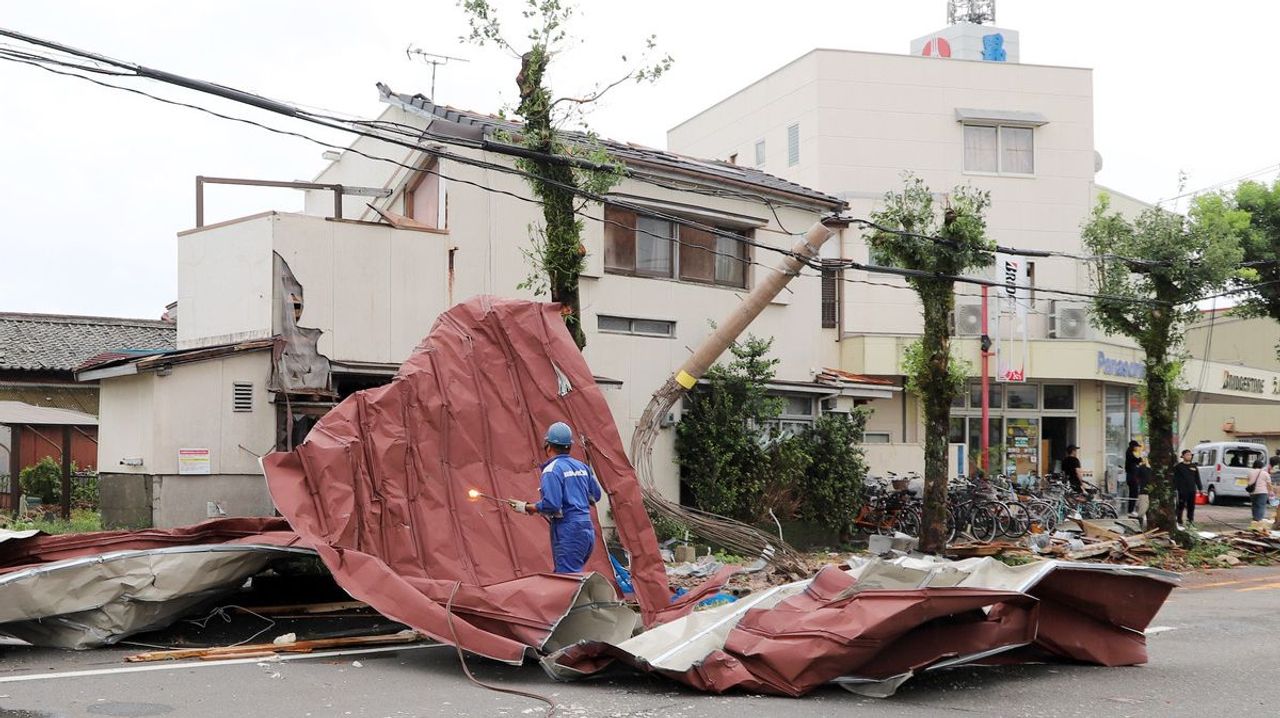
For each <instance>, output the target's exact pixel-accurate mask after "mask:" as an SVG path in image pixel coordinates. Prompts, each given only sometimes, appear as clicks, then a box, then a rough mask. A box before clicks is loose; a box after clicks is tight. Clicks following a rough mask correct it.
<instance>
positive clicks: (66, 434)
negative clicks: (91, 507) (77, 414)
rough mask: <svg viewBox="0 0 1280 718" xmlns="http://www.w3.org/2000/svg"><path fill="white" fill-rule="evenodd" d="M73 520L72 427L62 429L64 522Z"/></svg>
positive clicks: (66, 426)
mask: <svg viewBox="0 0 1280 718" xmlns="http://www.w3.org/2000/svg"><path fill="white" fill-rule="evenodd" d="M70 519H71V426H70V425H65V426H63V427H62V520H63V521H67V520H70Z"/></svg>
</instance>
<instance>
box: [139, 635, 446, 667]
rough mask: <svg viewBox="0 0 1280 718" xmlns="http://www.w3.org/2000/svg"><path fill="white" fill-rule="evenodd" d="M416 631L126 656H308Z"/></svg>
mask: <svg viewBox="0 0 1280 718" xmlns="http://www.w3.org/2000/svg"><path fill="white" fill-rule="evenodd" d="M421 639H422V635H421V634H419V633H418V632H417V631H411V630H404V631H400V632H399V633H392V634H386V635H380V636H350V637H347V638H322V639H317V640H314V641H297V642H295V643H286V644H281V645H276V644H274V643H251V644H248V645H244V646H225V647H219V648H180V649H175V650H168V651H149V652H147V653H138V654H135V655H132V656H127V657H126V658H125V660H126V661H129V662H130V663H145V662H151V661H179V660H184V659H187V658H198V659H200V660H202V661H216V660H224V659H228V658H258V657H266V656H271V655H273V654H276V653H310V652H311V651H319V650H326V649H330V648H350V647H352V646H381V645H388V644H397V643H413V642H415V641H418V640H421Z"/></svg>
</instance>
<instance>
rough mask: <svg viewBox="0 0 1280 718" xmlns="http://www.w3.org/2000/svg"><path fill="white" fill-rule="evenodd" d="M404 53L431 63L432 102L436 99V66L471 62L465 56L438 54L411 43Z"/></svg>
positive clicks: (410, 57)
mask: <svg viewBox="0 0 1280 718" xmlns="http://www.w3.org/2000/svg"><path fill="white" fill-rule="evenodd" d="M404 55H405V57H407V58H409V59H410V60H412V59H413V56H414V55H417V56H418V57H421V58H422V61H423V62H425V63H427V64H429V65H431V100H432V102H434V101H435V99H436V68H437V67H440V66H441V65H448V64H449V63H450V62H470V60H468V59H466V58H463V57H450V56H449V55H438V54H436V53H434V52H427V51H426V50H423V49H421V48H417V47H414V46H413V45H410V46H409V47H406V48H405V50H404Z"/></svg>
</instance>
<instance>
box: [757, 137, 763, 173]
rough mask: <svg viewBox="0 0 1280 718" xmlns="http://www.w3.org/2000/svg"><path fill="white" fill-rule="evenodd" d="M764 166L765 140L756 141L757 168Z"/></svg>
mask: <svg viewBox="0 0 1280 718" xmlns="http://www.w3.org/2000/svg"><path fill="white" fill-rule="evenodd" d="M762 164H764V140H757V141H756V166H757V167H759V166H760V165H762Z"/></svg>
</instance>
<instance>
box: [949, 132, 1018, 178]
mask: <svg viewBox="0 0 1280 718" xmlns="http://www.w3.org/2000/svg"><path fill="white" fill-rule="evenodd" d="M1034 132H1035V130H1034V128H1031V127H1010V126H1005V125H965V126H964V171H965V172H981V173H986V174H1002V175H1032V174H1035V171H1036V162H1035V136H1034Z"/></svg>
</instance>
